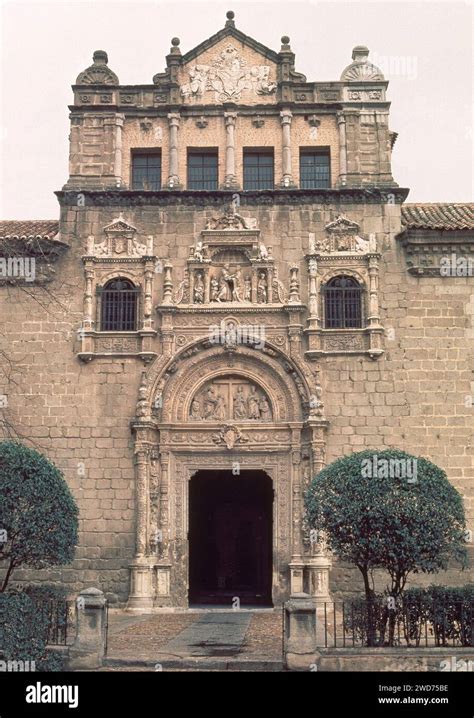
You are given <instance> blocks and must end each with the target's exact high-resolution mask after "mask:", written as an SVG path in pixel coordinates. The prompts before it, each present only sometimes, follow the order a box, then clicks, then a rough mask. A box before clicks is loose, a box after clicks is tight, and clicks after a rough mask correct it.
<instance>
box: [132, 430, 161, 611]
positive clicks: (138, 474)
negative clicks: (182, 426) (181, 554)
mask: <svg viewBox="0 0 474 718" xmlns="http://www.w3.org/2000/svg"><path fill="white" fill-rule="evenodd" d="M135 481H136V488H135V494H136V506H137V509H136V529H135V531H136V553H135V560H134V562H133V563H132V564H131V566H130V571H131V576H130V595H129V597H128V604H127V610H129V611H136V612H139V613H140V612H142V613H143V612H146V611H147V610H149V609H150V608H151V607H152V606H153V586H152V571H153V568H152V564H153V561H154V559H153V557H148V556H147V548H148V545H147V539H148V504H149V501H148V447H147V446H145V445H143V444H141V443H138V442H137V444H136V450H135Z"/></svg>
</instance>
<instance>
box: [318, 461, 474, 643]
mask: <svg viewBox="0 0 474 718" xmlns="http://www.w3.org/2000/svg"><path fill="white" fill-rule="evenodd" d="M305 505H306V518H305V521H306V524H307V525H308V527H309V528H310V529H316V530H318V531H321V530H322V531H324V532H325V534H326V538H327V542H328V546H329V548H330V549H331V550H332V551H333V552H334V553H335V554H336V555H337V556H338V557H339V558H340V559H342V560H344V561H349V562H350V563H352V564H354V565H355V566H357V568H358V569H359V570H360V572H361V574H362V577H363V580H364V588H365V594H366V599H367V601H368V603H369V613H370V611H371V609H370V605H371V603H372V604H373V605H374V599H375V594H374V589H373V571H374V570H375V569H384V570H385V571H387V572H388V573H389V575H390V579H391V583H390V586H388V588H387V591H388V593H389V594H390V596H393V597H395V598H396V597H398V596H399V595H400V593H401V592H402V591H403V589H404V586H405V583H406V580H407V577H408V575H409V574H410V573H417V572H423V573H435V572H437V571H439V570H441V569H445V568H447V566H448V563H449V560H450V559H452V558H453V559H456V560H458V561H460V562H461V563H462V564H464V563H465V561H466V546H465V544H466V538H465V519H464V508H463V502H462V498H461V496H460V494H459V493H458V492H457V491H456V489H455V488H454V486H452V484H450V482H449V481H448V478H447V476H446V474H445V472H444V471H443V470H442V469H440V468H439V467H438V466H435V464H432V463H431V462H430V461H428V460H427V459H423V458H418V457H414V456H411V455H410V454H407V453H405V452H404V451H398V450H392V449H390V450H384V451H380V452H374V451H361V452H358V453H354V454H351V455H349V456H344V457H342V458H340V459H337V460H336V461H334V462H333V463H332V464H330V465H329V466H327V467H325V468H324V469H323V470H322V471H321V472H320V473H319V474H318V475H317V476H316V477H315V478H314V479H313V481H312V483H311V485H310V487H309V488H308V490H307V492H306V494H305ZM374 611H375V605H374ZM372 624H373V621H372V620H371V616H370V615H369V627H370V625H372ZM370 638H371V637H370V636H369V641H370ZM390 638H392V637H389V639H390ZM369 645H370V643H369Z"/></svg>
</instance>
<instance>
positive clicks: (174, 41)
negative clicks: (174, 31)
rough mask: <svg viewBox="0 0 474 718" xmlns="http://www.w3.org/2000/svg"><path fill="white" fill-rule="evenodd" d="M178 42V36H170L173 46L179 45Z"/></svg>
mask: <svg viewBox="0 0 474 718" xmlns="http://www.w3.org/2000/svg"><path fill="white" fill-rule="evenodd" d="M180 42H181V40H180V39H179V37H172V38H171V44H172V45H173V47H178V45H179V43H180Z"/></svg>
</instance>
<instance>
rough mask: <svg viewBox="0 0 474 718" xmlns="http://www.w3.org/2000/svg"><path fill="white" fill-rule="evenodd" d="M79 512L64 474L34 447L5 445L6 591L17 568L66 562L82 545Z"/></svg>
mask: <svg viewBox="0 0 474 718" xmlns="http://www.w3.org/2000/svg"><path fill="white" fill-rule="evenodd" d="M77 524H78V509H77V506H76V503H75V501H74V498H73V496H72V494H71V492H70V490H69V487H68V485H67V484H66V482H65V480H64V477H63V475H62V473H61V472H60V471H59V469H57V468H56V467H55V466H54V465H53V464H52V463H51V462H50V461H48V459H46V457H44V456H42V455H41V454H40V453H38V452H37V451H35V450H34V449H30V448H28V447H26V446H23V445H22V444H19V443H17V442H13V441H4V442H1V443H0V531H1V532H2V533H1V535H0V539H1V540H0V561H6V573H5V576H4V580H3V583H2V585H1V588H0V591H5V589H6V587H7V585H8V582H9V580H10V579H11V576H12V573H13V571H14V570H15V569H16V568H18V566H22V565H27V566H31V567H32V568H46V567H48V566H53V565H58V564H67V563H70V562H71V561H72V560H73V558H74V551H75V546H76V543H77Z"/></svg>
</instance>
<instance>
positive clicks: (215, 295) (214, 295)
mask: <svg viewBox="0 0 474 718" xmlns="http://www.w3.org/2000/svg"><path fill="white" fill-rule="evenodd" d="M210 287H211V290H210V298H211V302H218V301H219V282H218V281H217V279H216V278H215V277H213V278H212V279H211V282H210Z"/></svg>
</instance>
